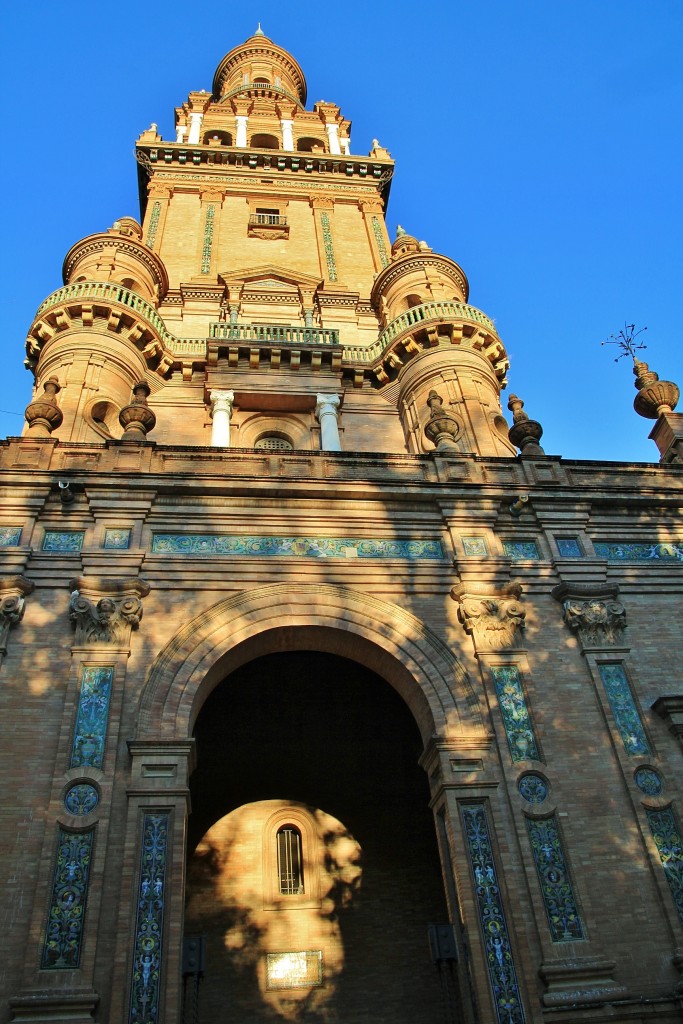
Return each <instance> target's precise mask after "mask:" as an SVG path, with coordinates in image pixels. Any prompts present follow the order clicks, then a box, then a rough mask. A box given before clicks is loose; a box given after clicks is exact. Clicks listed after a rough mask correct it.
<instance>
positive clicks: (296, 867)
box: [277, 825, 304, 896]
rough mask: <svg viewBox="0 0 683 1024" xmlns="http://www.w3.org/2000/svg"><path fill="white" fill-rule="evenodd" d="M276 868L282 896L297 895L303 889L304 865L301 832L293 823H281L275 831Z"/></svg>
mask: <svg viewBox="0 0 683 1024" xmlns="http://www.w3.org/2000/svg"><path fill="white" fill-rule="evenodd" d="M277 870H278V875H279V878H280V892H281V893H282V895H283V896H297V895H301V894H302V893H303V891H304V866H303V860H302V857H301V832H299V830H298V828H294V826H293V825H283V827H282V828H281V829H279V830H278V833H277Z"/></svg>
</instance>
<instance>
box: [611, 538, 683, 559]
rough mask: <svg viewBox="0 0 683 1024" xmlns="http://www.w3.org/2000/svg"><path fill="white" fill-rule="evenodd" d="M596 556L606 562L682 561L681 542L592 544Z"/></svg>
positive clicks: (682, 545)
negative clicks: (604, 559)
mask: <svg viewBox="0 0 683 1024" xmlns="http://www.w3.org/2000/svg"><path fill="white" fill-rule="evenodd" d="M593 548H594V549H595V554H596V555H597V557H598V558H606V559H607V561H608V562H649V561H664V562H683V544H673V543H672V544H624V543H622V542H620V541H618V542H616V543H613V544H603V543H601V542H596V543H595V544H593Z"/></svg>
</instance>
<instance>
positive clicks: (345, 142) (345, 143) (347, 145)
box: [340, 138, 351, 156]
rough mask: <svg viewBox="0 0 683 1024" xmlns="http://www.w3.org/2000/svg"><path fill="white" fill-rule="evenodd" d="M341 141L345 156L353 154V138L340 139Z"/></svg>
mask: <svg viewBox="0 0 683 1024" xmlns="http://www.w3.org/2000/svg"><path fill="white" fill-rule="evenodd" d="M340 142H341V149H342V153H343V154H344V156H350V155H351V139H349V138H343V139H341V140H340Z"/></svg>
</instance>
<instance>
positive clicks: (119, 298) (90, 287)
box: [36, 281, 206, 356]
mask: <svg viewBox="0 0 683 1024" xmlns="http://www.w3.org/2000/svg"><path fill="white" fill-rule="evenodd" d="M98 299H99V300H100V301H101V302H118V303H120V304H121V305H122V306H126V307H127V308H128V309H131V310H133V311H134V312H135V313H137V314H138V316H139V317H141V318H142V319H143V320H146V321H147V323H148V324H149V326H150V327H151V328H152V329H153V330H154V331H155V332H156V333H157V335H158V336H159V338H160V340H161V342H162V343H163V345H164V348H166V349H167V351H168V352H169V353H170V354H171V355H174V356H191V355H192V356H203V355H204V354H205V353H206V340H205V339H204V338H177V337H176V336H175V335H174V334H171V332H170V331H169V330H168V329H167V327H166V324H165V323H164V321H163V320H162V318H161V317H160V316H159V314H158V313H157V311H156V309H155V308H154V306H152V305H151V303H149V302H147V300H146V299H143V298H142V296H141V295H138V294H137V292H133V291H131V290H130V289H129V288H124V287H123V285H120V284H115V283H113V282H111V281H79V282H78V283H77V284H67V285H65V286H64V288H58V289H57V291H56V292H53V293H52V295H48V297H47V298H46V299H45V301H44V302H42V303H41V304H40V306H38V309H37V311H36V320H38V319H39V318H40V317H41V316H43V315H44V314H45V313H47V312H49V310H50V309H52V307H53V306H58V305H60V304H62V303H67V304H68V303H70V302H71V303H73V302H90V301H94V302H97V300H98Z"/></svg>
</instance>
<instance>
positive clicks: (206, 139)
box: [202, 128, 232, 146]
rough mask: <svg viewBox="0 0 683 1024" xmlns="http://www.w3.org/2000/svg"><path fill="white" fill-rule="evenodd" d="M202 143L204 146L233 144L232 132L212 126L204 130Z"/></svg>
mask: <svg viewBox="0 0 683 1024" xmlns="http://www.w3.org/2000/svg"><path fill="white" fill-rule="evenodd" d="M202 144H203V145H204V146H210V145H212V144H213V145H214V146H219V145H220V146H232V135H231V133H230V132H226V131H222V130H219V129H218V128H210V129H209V130H208V131H206V132H204V136H203V138H202Z"/></svg>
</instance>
